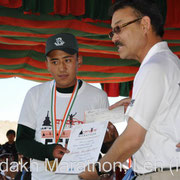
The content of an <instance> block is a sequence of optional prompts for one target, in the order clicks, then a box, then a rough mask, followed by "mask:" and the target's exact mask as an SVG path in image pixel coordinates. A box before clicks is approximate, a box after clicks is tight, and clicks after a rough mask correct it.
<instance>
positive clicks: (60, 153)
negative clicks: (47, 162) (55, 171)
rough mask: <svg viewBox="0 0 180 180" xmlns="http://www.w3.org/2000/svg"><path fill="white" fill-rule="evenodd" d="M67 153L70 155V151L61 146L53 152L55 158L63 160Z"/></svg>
mask: <svg viewBox="0 0 180 180" xmlns="http://www.w3.org/2000/svg"><path fill="white" fill-rule="evenodd" d="M65 153H69V150H67V148H64V147H63V146H61V145H59V144H58V145H57V146H56V147H55V148H54V150H53V156H54V158H58V159H61V158H62V157H63V155H64V154H65Z"/></svg>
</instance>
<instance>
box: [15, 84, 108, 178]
mask: <svg viewBox="0 0 180 180" xmlns="http://www.w3.org/2000/svg"><path fill="white" fill-rule="evenodd" d="M52 86H53V81H49V82H46V83H43V84H41V85H38V86H35V87H33V88H31V89H30V90H29V92H28V93H27V95H26V97H25V100H24V104H23V107H22V110H21V114H20V118H19V122H18V124H21V125H24V126H27V127H29V128H31V129H34V130H35V140H36V141H38V142H41V143H43V144H51V143H54V140H53V135H52V127H51V113H50V112H51V90H52ZM70 97H71V93H68V94H67V93H59V92H57V100H56V117H57V120H58V122H60V121H62V119H63V115H64V112H65V110H66V107H67V104H68V102H69V99H70ZM108 106H109V103H108V98H107V94H106V93H105V92H104V91H102V90H100V89H98V88H96V87H94V86H91V85H89V84H87V83H86V82H84V81H83V83H82V86H81V88H80V89H79V91H78V94H77V97H76V99H75V102H74V105H73V107H72V109H71V112H70V115H69V118H68V120H67V122H66V127H65V128H64V132H63V135H62V136H61V137H62V138H61V140H60V144H62V145H63V146H64V145H65V144H66V143H67V142H68V139H69V135H70V131H71V128H70V119H71V122H72V125H75V124H81V123H86V122H85V120H84V112H85V111H86V110H91V109H98V108H108ZM57 126H58V125H57ZM36 164H38V171H37V166H36ZM31 170H32V179H33V180H36V179H38V180H40V179H41V180H42V179H43V180H48V179H53V180H56V179H58V180H59V179H63V180H75V179H78V177H77V176H75V175H59V174H58V175H57V174H55V173H54V172H50V171H46V170H45V166H44V161H39V160H33V161H32V166H31Z"/></svg>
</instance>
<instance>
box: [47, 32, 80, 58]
mask: <svg viewBox="0 0 180 180" xmlns="http://www.w3.org/2000/svg"><path fill="white" fill-rule="evenodd" d="M78 49H79V48H78V43H77V40H76V38H75V36H74V35H73V34H69V33H59V34H56V35H54V36H51V37H49V38H48V40H47V42H46V50H45V55H46V56H47V54H48V53H49V52H50V51H52V50H62V51H64V52H66V53H68V54H71V55H73V54H75V53H78Z"/></svg>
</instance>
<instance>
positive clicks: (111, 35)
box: [109, 17, 142, 39]
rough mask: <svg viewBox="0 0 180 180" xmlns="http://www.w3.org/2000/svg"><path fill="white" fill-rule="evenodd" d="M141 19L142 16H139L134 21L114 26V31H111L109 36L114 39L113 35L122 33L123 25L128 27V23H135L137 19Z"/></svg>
mask: <svg viewBox="0 0 180 180" xmlns="http://www.w3.org/2000/svg"><path fill="white" fill-rule="evenodd" d="M140 19H142V17H139V18H137V19H135V20H133V21H129V22H127V23H124V24H122V25H120V26H116V27H115V28H113V29H112V31H111V32H110V33H109V38H110V39H112V38H113V36H114V34H118V33H120V32H121V29H122V28H123V27H126V26H128V25H130V24H132V23H135V22H136V21H139V20H140Z"/></svg>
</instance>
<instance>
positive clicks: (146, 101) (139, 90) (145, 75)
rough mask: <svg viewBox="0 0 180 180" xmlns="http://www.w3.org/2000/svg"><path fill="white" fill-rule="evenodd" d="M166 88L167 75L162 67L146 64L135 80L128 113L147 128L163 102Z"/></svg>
mask: <svg viewBox="0 0 180 180" xmlns="http://www.w3.org/2000/svg"><path fill="white" fill-rule="evenodd" d="M165 90H166V76H165V73H164V72H163V70H162V68H161V67H160V66H159V65H158V64H156V63H152V64H148V66H146V65H145V66H144V67H143V70H142V71H141V72H140V73H139V74H138V76H137V79H136V81H135V84H134V88H133V97H132V102H131V104H130V106H129V108H128V110H127V115H128V116H129V117H131V118H133V119H134V120H135V121H136V122H137V123H139V124H140V125H141V126H142V127H143V128H145V129H146V130H147V129H148V128H149V127H150V125H151V123H152V120H154V119H155V116H156V114H157V113H158V109H159V107H160V105H161V103H163V98H164V94H165Z"/></svg>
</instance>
